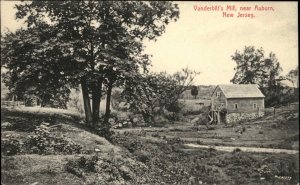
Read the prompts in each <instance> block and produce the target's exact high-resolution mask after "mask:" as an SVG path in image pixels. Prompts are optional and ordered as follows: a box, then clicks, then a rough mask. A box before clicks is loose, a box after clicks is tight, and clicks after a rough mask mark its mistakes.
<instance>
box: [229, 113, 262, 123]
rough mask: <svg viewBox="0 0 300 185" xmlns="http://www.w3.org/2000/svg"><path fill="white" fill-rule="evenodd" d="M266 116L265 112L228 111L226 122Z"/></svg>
mask: <svg viewBox="0 0 300 185" xmlns="http://www.w3.org/2000/svg"><path fill="white" fill-rule="evenodd" d="M262 116H264V112H262V111H260V112H249V113H228V114H227V115H226V123H234V122H238V121H242V120H250V119H255V118H258V117H262Z"/></svg>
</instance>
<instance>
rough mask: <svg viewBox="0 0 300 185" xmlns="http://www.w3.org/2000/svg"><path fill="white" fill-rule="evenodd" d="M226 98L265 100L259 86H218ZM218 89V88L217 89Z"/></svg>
mask: <svg viewBox="0 0 300 185" xmlns="http://www.w3.org/2000/svg"><path fill="white" fill-rule="evenodd" d="M217 87H220V89H221V90H222V92H223V93H224V95H225V97H226V98H264V97H265V96H264V95H263V93H262V92H261V91H260V90H259V89H258V85H257V84H230V85H218V86H217ZM216 89H217V88H216Z"/></svg>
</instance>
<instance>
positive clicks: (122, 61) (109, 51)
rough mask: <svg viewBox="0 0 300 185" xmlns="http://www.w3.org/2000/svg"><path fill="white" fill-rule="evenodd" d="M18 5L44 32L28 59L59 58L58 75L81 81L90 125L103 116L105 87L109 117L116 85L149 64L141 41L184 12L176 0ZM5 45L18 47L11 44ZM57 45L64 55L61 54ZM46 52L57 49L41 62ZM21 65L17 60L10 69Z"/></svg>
mask: <svg viewBox="0 0 300 185" xmlns="http://www.w3.org/2000/svg"><path fill="white" fill-rule="evenodd" d="M16 8H17V10H18V11H17V14H16V17H17V18H18V19H26V22H27V27H28V29H34V30H37V32H38V33H40V34H39V37H38V38H37V40H36V42H34V43H33V44H34V47H35V48H36V50H33V55H31V56H28V58H27V59H26V62H28V63H29V64H30V65H29V68H33V66H35V67H36V66H38V67H40V68H44V69H47V68H45V66H48V65H50V64H52V63H53V61H56V62H55V64H57V66H56V67H58V69H60V70H59V71H56V73H55V75H57V74H60V73H63V74H64V76H63V78H60V80H62V81H63V82H65V83H67V84H70V86H71V85H74V86H78V85H79V84H80V86H81V88H82V94H83V100H84V110H85V115H86V122H87V124H89V125H92V124H96V123H98V122H99V106H100V101H101V96H102V94H103V93H102V92H103V90H105V91H106V94H107V107H106V113H105V123H108V118H109V115H110V96H111V91H112V88H113V86H118V85H122V84H124V83H125V82H126V81H128V80H133V78H132V77H133V76H135V77H136V76H138V75H140V74H141V71H147V66H148V65H149V64H150V61H149V59H148V55H145V54H143V44H142V41H143V40H144V39H150V40H153V39H156V37H158V36H160V35H161V34H162V33H163V32H164V31H165V26H166V24H168V23H169V22H170V21H172V20H175V21H176V19H177V18H178V16H179V11H178V6H177V5H176V4H173V3H172V2H154V1H151V2H141V1H133V2H129V1H118V2H110V1H83V0H81V1H60V2H57V1H32V2H30V3H29V2H26V3H25V4H22V5H17V6H16ZM29 32H31V31H29ZM6 47H7V48H10V49H13V48H12V45H9V44H8V45H6ZM8 50H9V49H8ZM56 50H59V51H60V52H59V53H61V56H60V57H61V58H57V57H56V54H55V51H56ZM44 52H46V53H53V54H52V55H49V56H48V57H49V58H47V59H48V60H46V61H45V62H36V61H37V60H38V61H40V60H39V59H40V58H42V56H43V55H44ZM5 55H10V53H9V52H6V54H5ZM18 57H19V58H20V57H21V56H18V55H17V57H12V56H11V57H10V58H9V57H5V58H6V59H8V60H7V61H6V63H7V64H8V63H17V62H18V61H19V58H18ZM34 57H38V58H39V59H37V60H33V58H34ZM67 66H68V67H71V68H70V69H69V68H68V67H67ZM16 68H18V65H17V66H14V67H13V68H9V69H10V70H15V69H16ZM141 69H142V70H141ZM35 76H36V75H35ZM90 99H91V100H92V101H91V102H92V106H91V104H90Z"/></svg>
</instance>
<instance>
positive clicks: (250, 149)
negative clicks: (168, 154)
mask: <svg viewBox="0 0 300 185" xmlns="http://www.w3.org/2000/svg"><path fill="white" fill-rule="evenodd" d="M183 145H184V146H188V147H192V148H214V149H216V150H219V151H225V152H232V151H233V150H234V149H236V148H239V149H241V151H244V152H258V153H286V154H298V153H299V151H298V150H287V149H273V148H256V147H242V146H241V147H234V146H210V145H198V144H183Z"/></svg>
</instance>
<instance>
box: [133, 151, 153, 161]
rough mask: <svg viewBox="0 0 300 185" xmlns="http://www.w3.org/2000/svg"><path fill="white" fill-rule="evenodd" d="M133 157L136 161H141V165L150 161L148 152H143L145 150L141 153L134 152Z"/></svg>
mask: <svg viewBox="0 0 300 185" xmlns="http://www.w3.org/2000/svg"><path fill="white" fill-rule="evenodd" d="M134 155H135V156H136V159H137V160H138V161H141V162H142V163H146V162H148V161H149V159H150V154H149V152H147V151H145V150H141V151H136V152H135V153H134Z"/></svg>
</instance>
